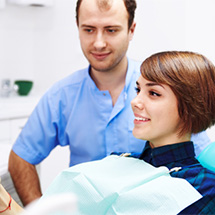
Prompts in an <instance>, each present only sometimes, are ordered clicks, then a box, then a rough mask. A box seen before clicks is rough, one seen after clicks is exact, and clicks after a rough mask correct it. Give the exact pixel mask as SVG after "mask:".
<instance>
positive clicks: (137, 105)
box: [131, 95, 144, 110]
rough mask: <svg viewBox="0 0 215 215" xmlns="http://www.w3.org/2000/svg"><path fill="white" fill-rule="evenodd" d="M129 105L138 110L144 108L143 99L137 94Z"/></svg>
mask: <svg viewBox="0 0 215 215" xmlns="http://www.w3.org/2000/svg"><path fill="white" fill-rule="evenodd" d="M131 107H132V109H135V108H138V109H140V110H142V109H144V104H143V99H142V98H141V97H140V95H137V96H136V97H135V98H134V99H133V100H132V101H131Z"/></svg>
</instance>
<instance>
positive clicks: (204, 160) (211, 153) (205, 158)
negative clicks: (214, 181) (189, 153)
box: [197, 142, 215, 172]
mask: <svg viewBox="0 0 215 215" xmlns="http://www.w3.org/2000/svg"><path fill="white" fill-rule="evenodd" d="M197 159H198V161H199V162H200V163H201V164H202V166H204V167H205V168H208V169H209V170H211V171H214V172H215V142H212V143H211V144H210V145H208V146H207V147H206V148H205V149H204V150H203V151H202V152H201V153H200V154H199V156H198V157H197Z"/></svg>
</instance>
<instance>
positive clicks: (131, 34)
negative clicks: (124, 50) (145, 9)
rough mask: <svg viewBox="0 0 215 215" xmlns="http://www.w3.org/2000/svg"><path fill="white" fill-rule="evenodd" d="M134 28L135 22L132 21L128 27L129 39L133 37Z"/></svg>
mask: <svg viewBox="0 0 215 215" xmlns="http://www.w3.org/2000/svg"><path fill="white" fill-rule="evenodd" d="M135 28H136V22H133V23H132V25H131V27H130V29H129V34H130V35H129V40H132V39H133V36H134V31H135Z"/></svg>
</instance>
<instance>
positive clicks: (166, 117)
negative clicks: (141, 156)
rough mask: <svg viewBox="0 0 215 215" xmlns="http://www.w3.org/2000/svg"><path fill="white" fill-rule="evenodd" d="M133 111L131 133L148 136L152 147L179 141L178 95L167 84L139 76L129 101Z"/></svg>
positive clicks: (146, 137)
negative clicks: (133, 117)
mask: <svg viewBox="0 0 215 215" xmlns="http://www.w3.org/2000/svg"><path fill="white" fill-rule="evenodd" d="M131 105H132V109H133V112H134V116H135V119H134V129H133V135H134V136H135V137H136V138H138V139H143V140H148V141H150V143H151V146H152V147H158V146H163V145H167V144H173V143H177V142H181V139H180V138H179V136H178V133H179V127H180V118H179V114H178V107H177V99H176V96H175V94H174V93H173V91H172V90H171V88H170V87H169V86H168V85H165V84H159V83H155V82H151V81H148V80H146V79H144V78H143V76H140V77H139V79H138V81H137V96H136V97H135V98H134V99H133V100H132V102H131Z"/></svg>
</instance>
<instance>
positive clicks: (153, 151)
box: [131, 52, 215, 214]
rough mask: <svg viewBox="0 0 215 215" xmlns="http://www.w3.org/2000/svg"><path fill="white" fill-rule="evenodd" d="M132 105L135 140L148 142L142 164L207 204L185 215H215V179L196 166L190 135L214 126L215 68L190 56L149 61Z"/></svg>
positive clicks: (177, 54)
mask: <svg viewBox="0 0 215 215" xmlns="http://www.w3.org/2000/svg"><path fill="white" fill-rule="evenodd" d="M136 85H137V87H136V91H137V96H136V98H135V99H134V100H133V101H132V102H131V105H132V109H133V112H134V115H135V120H134V129H133V135H134V136H135V137H136V138H139V139H143V140H148V142H147V144H146V146H145V148H144V150H143V152H142V154H141V155H140V157H139V158H140V159H142V160H144V161H146V162H148V163H150V164H152V165H153V166H155V167H159V166H166V167H168V168H169V169H170V170H171V169H173V168H174V167H179V168H177V169H175V170H174V169H173V170H172V172H171V176H172V177H178V178H184V179H186V180H187V181H188V182H189V183H190V184H191V185H192V186H193V187H194V188H195V189H197V190H198V192H199V193H201V194H202V195H203V198H202V199H200V200H199V201H198V202H196V203H194V204H192V205H191V206H189V207H188V208H186V209H185V210H183V211H182V212H181V214H215V173H213V172H211V171H210V170H208V169H206V168H204V167H202V166H201V164H200V163H199V162H198V161H197V160H196V158H195V153H194V146H193V143H192V142H191V141H190V137H191V133H198V132H201V131H203V130H205V129H207V128H208V127H210V126H212V125H213V124H214V123H215V67H214V65H213V64H212V63H211V62H210V61H208V59H206V58H205V57H204V56H202V55H200V54H196V53H191V52H162V53H157V54H154V55H152V56H151V57H149V58H148V59H146V60H145V61H144V62H143V63H142V65H141V76H140V77H139V79H138V81H137V84H136Z"/></svg>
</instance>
